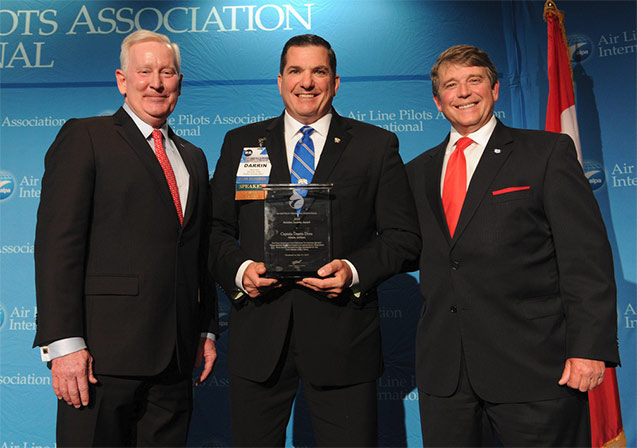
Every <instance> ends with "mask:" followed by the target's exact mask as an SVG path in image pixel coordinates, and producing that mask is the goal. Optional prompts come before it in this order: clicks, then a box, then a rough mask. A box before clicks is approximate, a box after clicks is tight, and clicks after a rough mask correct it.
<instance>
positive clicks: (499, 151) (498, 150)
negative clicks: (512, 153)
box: [493, 148, 502, 154]
mask: <svg viewBox="0 0 637 448" xmlns="http://www.w3.org/2000/svg"><path fill="white" fill-rule="evenodd" d="M493 152H494V153H496V154H500V153H501V152H502V150H501V149H500V148H495V149H494V150H493Z"/></svg>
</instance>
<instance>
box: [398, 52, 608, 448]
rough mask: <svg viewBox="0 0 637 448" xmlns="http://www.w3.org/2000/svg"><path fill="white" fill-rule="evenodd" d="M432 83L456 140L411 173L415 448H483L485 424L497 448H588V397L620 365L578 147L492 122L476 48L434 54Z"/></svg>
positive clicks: (598, 230)
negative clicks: (417, 234)
mask: <svg viewBox="0 0 637 448" xmlns="http://www.w3.org/2000/svg"><path fill="white" fill-rule="evenodd" d="M431 79H432V84H433V93H434V101H435V103H436V105H437V107H438V110H439V111H441V112H442V113H443V114H444V115H445V117H446V118H447V119H448V120H449V122H450V123H451V125H452V128H451V132H450V134H449V135H448V136H447V138H446V139H445V140H444V141H443V142H442V143H441V144H440V145H438V146H437V147H435V148H433V149H431V150H429V151H427V152H425V153H424V154H422V155H420V156H419V157H417V158H416V159H414V160H413V161H411V162H410V163H409V164H408V165H407V171H408V175H409V179H410V183H411V187H412V191H413V193H414V195H415V199H416V207H417V209H418V217H419V220H420V229H421V233H422V235H423V251H422V255H421V259H420V283H421V292H422V295H423V296H424V306H423V311H422V315H421V317H420V321H419V324H418V332H417V340H416V358H417V359H416V381H417V385H418V388H419V395H420V411H421V424H422V433H423V442H424V445H425V446H478V445H480V441H481V434H480V428H481V421H482V419H483V417H484V416H486V418H487V419H488V421H489V422H490V423H491V426H492V428H493V430H494V431H495V432H496V433H497V436H498V438H499V439H500V440H501V442H502V443H503V445H504V446H590V432H589V420H588V418H589V417H588V402H587V394H586V392H587V391H589V390H591V389H593V388H595V387H596V386H598V385H599V384H601V382H602V381H603V378H604V369H605V363H606V364H611V365H614V364H617V363H618V362H619V354H618V349H617V340H616V337H617V324H616V297H615V294H616V290H615V282H614V277H613V260H612V256H611V251H610V246H609V243H608V238H607V236H606V230H605V227H604V224H603V222H602V218H601V214H600V212H599V207H598V206H597V203H596V201H595V198H594V196H593V193H592V191H591V188H590V186H589V184H588V181H587V179H586V177H585V176H584V173H583V171H582V169H581V166H580V165H579V163H578V161H577V158H576V152H575V147H574V145H573V141H572V140H571V139H570V138H569V137H568V136H566V135H563V134H553V133H548V132H543V131H529V130H520V129H512V128H508V127H506V126H504V125H503V124H502V123H501V122H500V121H499V120H497V119H496V118H495V117H494V115H493V108H494V104H495V102H496V101H497V99H498V93H499V83H498V79H497V71H496V69H495V67H494V66H493V63H492V62H491V60H490V59H489V57H488V55H487V54H486V53H484V52H483V51H481V50H480V49H478V48H476V47H472V46H467V45H459V46H454V47H452V48H450V49H448V50H447V51H445V52H444V53H442V54H441V55H440V57H439V58H438V60H437V61H436V63H435V65H434V67H433V69H432V71H431ZM464 137H468V138H470V139H471V140H470V141H469V140H466V142H467V144H468V146H467V148H466V149H465V150H464V153H463V152H462V149H457V147H458V148H459V147H461V145H462V142H463V141H464V140H463V139H462V138H464ZM456 143H457V145H456ZM456 151H460V152H459V153H458V154H457V157H455V156H454V152H456ZM459 161H460V163H464V165H462V164H461V165H458V162H459ZM458 175H459V177H458ZM458 178H460V179H461V182H462V183H461V188H458V187H457V185H458V184H457V183H455V182H457V179H458ZM454 189H455V192H456V193H457V192H458V191H460V192H461V195H460V198H458V196H454V194H453V192H454ZM465 193H466V197H464V198H463V196H464V195H465Z"/></svg>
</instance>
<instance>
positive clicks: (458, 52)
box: [431, 45, 498, 98]
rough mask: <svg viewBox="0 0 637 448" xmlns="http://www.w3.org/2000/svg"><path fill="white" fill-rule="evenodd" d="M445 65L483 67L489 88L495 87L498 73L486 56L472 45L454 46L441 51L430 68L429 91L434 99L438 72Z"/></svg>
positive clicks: (438, 79) (436, 94)
mask: <svg viewBox="0 0 637 448" xmlns="http://www.w3.org/2000/svg"><path fill="white" fill-rule="evenodd" d="M447 63H451V64H458V65H462V66H465V67H469V66H474V67H485V68H486V69H487V76H489V80H490V81H491V88H493V87H495V83H496V82H498V71H497V70H496V68H495V65H493V62H491V59H490V58H489V55H488V54H486V53H485V52H484V51H482V50H480V49H479V48H478V47H474V46H472V45H455V46H453V47H451V48H449V49H447V50H445V51H443V52H442V54H441V55H440V56H438V59H437V60H436V63H435V64H434V66H433V67H432V68H431V90H432V91H433V94H434V96H435V97H436V98H438V83H439V82H440V78H439V77H438V71H439V70H440V67H441V66H442V65H443V64H447Z"/></svg>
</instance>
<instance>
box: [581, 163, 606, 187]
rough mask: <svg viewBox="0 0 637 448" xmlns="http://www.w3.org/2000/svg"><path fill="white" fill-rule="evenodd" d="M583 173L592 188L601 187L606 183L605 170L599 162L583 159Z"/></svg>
mask: <svg viewBox="0 0 637 448" xmlns="http://www.w3.org/2000/svg"><path fill="white" fill-rule="evenodd" d="M584 174H585V175H586V178H587V179H588V183H589V184H591V188H592V189H593V190H597V189H599V188H601V186H602V185H604V184H605V183H606V171H604V166H603V165H602V164H601V163H598V162H595V161H593V160H584Z"/></svg>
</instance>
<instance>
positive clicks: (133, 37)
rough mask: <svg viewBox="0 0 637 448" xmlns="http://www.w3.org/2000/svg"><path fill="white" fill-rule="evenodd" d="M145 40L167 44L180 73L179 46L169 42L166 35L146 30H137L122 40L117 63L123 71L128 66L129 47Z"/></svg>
mask: <svg viewBox="0 0 637 448" xmlns="http://www.w3.org/2000/svg"><path fill="white" fill-rule="evenodd" d="M147 41H155V42H161V43H165V44H167V45H168V46H169V47H170V48H171V49H172V51H173V55H175V68H176V69H177V73H181V54H180V53H179V46H178V45H177V44H175V43H173V42H171V41H170V39H169V38H168V36H165V35H163V34H159V33H154V32H152V31H148V30H137V31H135V32H134V33H131V34H129V35H128V36H126V38H125V39H124V40H123V41H122V51H121V52H120V54H119V64H120V68H121V69H122V71H123V72H124V73H126V69H127V68H128V52H129V51H130V47H132V46H133V45H134V44H137V43H140V42H147Z"/></svg>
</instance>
